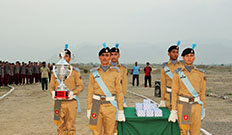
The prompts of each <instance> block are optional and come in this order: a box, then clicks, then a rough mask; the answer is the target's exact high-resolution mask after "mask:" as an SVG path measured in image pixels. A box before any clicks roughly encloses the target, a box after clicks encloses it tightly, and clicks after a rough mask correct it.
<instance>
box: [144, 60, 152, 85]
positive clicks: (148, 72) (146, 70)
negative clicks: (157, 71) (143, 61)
mask: <svg viewBox="0 0 232 135" xmlns="http://www.w3.org/2000/svg"><path fill="white" fill-rule="evenodd" d="M151 71H152V68H151V67H150V63H149V62H147V66H146V67H145V68H144V73H145V78H144V80H145V82H144V87H147V80H148V82H149V87H150V88H151Z"/></svg>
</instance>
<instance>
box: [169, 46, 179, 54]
mask: <svg viewBox="0 0 232 135" xmlns="http://www.w3.org/2000/svg"><path fill="white" fill-rule="evenodd" d="M173 49H177V50H179V46H177V45H173V46H171V47H169V48H168V52H169V53H170V52H171V51H172V50H173Z"/></svg>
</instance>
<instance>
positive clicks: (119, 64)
mask: <svg viewBox="0 0 232 135" xmlns="http://www.w3.org/2000/svg"><path fill="white" fill-rule="evenodd" d="M110 66H114V65H112V62H110ZM116 66H118V67H120V66H121V63H120V62H118V64H117V65H116Z"/></svg>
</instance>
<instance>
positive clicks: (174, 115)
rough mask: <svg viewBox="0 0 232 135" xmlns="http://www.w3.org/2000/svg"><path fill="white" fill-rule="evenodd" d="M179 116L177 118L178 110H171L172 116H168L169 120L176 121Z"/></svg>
mask: <svg viewBox="0 0 232 135" xmlns="http://www.w3.org/2000/svg"><path fill="white" fill-rule="evenodd" d="M177 119H178V118H177V111H176V110H171V114H170V116H169V118H168V122H170V121H171V122H176V120H177Z"/></svg>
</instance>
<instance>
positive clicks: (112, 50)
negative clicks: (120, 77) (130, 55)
mask: <svg viewBox="0 0 232 135" xmlns="http://www.w3.org/2000/svg"><path fill="white" fill-rule="evenodd" d="M110 52H117V53H119V52H120V51H119V48H116V47H113V48H111V49H110Z"/></svg>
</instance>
